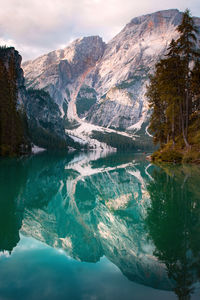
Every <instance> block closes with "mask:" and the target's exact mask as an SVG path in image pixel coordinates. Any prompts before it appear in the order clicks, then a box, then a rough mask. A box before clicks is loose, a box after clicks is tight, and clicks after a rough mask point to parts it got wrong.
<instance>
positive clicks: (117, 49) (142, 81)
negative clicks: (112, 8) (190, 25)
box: [23, 9, 200, 140]
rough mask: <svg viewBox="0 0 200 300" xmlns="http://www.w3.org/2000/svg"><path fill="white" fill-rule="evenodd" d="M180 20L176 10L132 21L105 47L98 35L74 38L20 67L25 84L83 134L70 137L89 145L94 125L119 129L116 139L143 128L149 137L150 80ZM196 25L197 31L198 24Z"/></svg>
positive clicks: (74, 133)
mask: <svg viewBox="0 0 200 300" xmlns="http://www.w3.org/2000/svg"><path fill="white" fill-rule="evenodd" d="M181 19H182V13H181V12H179V11H178V10H176V9H172V10H165V11H159V12H156V13H153V14H148V15H145V16H141V17H137V18H134V19H132V20H131V22H130V23H128V24H127V25H126V26H125V27H124V29H123V30H122V31H121V32H120V33H119V34H118V35H117V36H115V37H114V38H113V39H112V40H111V41H110V42H109V43H108V44H107V45H105V43H103V41H102V39H101V38H100V37H98V36H95V37H87V38H81V39H78V40H76V41H74V42H73V43H72V44H70V45H69V46H68V47H67V48H65V49H62V50H56V51H53V52H51V53H48V54H46V55H43V56H41V57H39V58H37V59H35V60H33V61H28V62H26V63H24V64H23V68H24V72H25V77H26V85H27V86H28V87H33V88H44V89H45V90H47V91H48V92H49V93H50V95H51V97H52V98H53V99H54V101H55V102H56V103H57V104H58V105H59V108H60V111H61V114H62V117H63V118H67V119H68V120H70V122H71V121H74V120H75V121H76V122H77V124H79V125H82V126H80V129H79V131H80V132H81V134H80V132H79V133H78V131H77V130H76V131H74V132H72V131H71V132H70V134H71V135H74V136H76V137H81V138H83V139H86V140H87V138H88V128H89V127H90V126H91V125H90V124H91V123H92V124H93V127H92V128H94V130H97V131H101V130H102V127H103V128H112V129H114V130H120V131H118V134H121V132H122V131H128V132H129V134H130V133H131V132H132V135H130V137H131V138H134V136H133V133H135V132H136V131H139V130H140V129H141V132H142V134H143V135H146V138H147V137H148V135H149V134H148V115H149V107H148V102H147V100H146V97H145V92H146V85H147V83H148V76H149V74H150V73H152V72H153V70H154V66H155V64H156V62H157V61H158V59H159V58H160V57H162V56H163V55H164V53H165V52H166V50H167V47H168V45H169V43H170V41H171V40H172V38H174V39H175V38H177V31H176V27H177V25H179V24H180V22H181ZM194 20H195V23H196V24H197V26H198V27H199V28H200V19H199V18H194ZM83 123H84V124H83ZM94 124H95V125H96V126H101V128H100V127H98V128H95V127H94ZM83 125H84V126H83ZM82 127H83V128H84V130H85V128H87V135H86V134H84V130H82V129H81V128H82ZM66 128H67V129H69V128H68V127H66ZM70 129H71V128H70ZM106 130H107V129H105V131H106ZM89 135H90V136H91V130H89Z"/></svg>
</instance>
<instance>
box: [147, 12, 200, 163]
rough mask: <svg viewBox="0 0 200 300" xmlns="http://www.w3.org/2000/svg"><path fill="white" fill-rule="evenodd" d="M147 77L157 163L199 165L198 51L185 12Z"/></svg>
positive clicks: (193, 28)
mask: <svg viewBox="0 0 200 300" xmlns="http://www.w3.org/2000/svg"><path fill="white" fill-rule="evenodd" d="M177 31H178V33H179V37H178V38H177V40H172V41H171V43H170V45H169V47H168V49H167V53H166V55H165V58H163V59H161V60H160V61H159V62H158V63H157V64H156V67H155V74H154V75H153V76H151V77H150V84H149V86H148V89H147V97H148V98H149V100H150V106H151V108H152V115H151V120H150V126H149V130H150V131H151V132H152V133H153V134H154V142H155V144H157V143H158V144H159V145H160V149H159V151H157V152H155V153H154V155H153V156H152V158H153V159H155V160H161V161H172V162H174V161H184V162H200V49H199V41H198V40H197V33H198V30H197V27H196V26H195V24H194V20H193V19H192V17H191V15H190V12H189V10H186V11H185V12H184V14H183V19H182V23H181V24H180V25H179V26H178V27H177Z"/></svg>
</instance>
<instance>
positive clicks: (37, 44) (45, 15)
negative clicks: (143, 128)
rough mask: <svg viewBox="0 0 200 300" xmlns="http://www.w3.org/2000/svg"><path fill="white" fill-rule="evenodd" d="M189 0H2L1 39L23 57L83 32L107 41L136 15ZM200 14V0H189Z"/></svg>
mask: <svg viewBox="0 0 200 300" xmlns="http://www.w3.org/2000/svg"><path fill="white" fill-rule="evenodd" d="M187 5H188V1H186V0H168V2H167V3H166V4H162V3H161V1H158V0H140V1H139V3H138V1H137V2H136V1H133V0H42V1H41V0H26V1H24V0H7V1H5V0H0V6H1V10H0V42H1V43H2V42H5V43H7V44H8V45H10V43H12V45H14V46H15V47H17V49H18V50H19V51H20V52H21V53H22V55H23V57H24V59H28V58H34V57H36V56H38V55H40V54H42V53H45V52H47V51H50V50H54V49H57V48H59V47H60V45H67V44H68V43H69V41H70V40H72V39H73V38H77V37H80V36H88V35H100V36H102V37H103V38H104V40H106V41H108V40H109V39H111V38H112V37H113V36H114V35H115V34H117V33H118V32H119V31H120V29H122V27H123V26H124V25H125V24H126V23H128V22H129V21H130V19H132V18H133V17H135V16H138V15H141V14H146V13H151V12H154V11H157V10H162V9H168V8H178V9H180V10H184V9H185V8H186V7H187ZM190 8H191V10H192V13H193V14H194V15H200V4H199V0H192V1H190Z"/></svg>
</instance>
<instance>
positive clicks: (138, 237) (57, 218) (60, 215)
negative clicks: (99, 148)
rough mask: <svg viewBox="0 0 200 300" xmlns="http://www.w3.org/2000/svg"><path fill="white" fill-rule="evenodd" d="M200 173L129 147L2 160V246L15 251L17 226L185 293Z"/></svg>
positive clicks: (197, 227) (191, 287) (196, 240)
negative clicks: (123, 150) (149, 157)
mask: <svg viewBox="0 0 200 300" xmlns="http://www.w3.org/2000/svg"><path fill="white" fill-rule="evenodd" d="M199 178H200V169H199V168H198V167H194V166H187V167H186V166H174V167H173V166H166V165H164V166H161V167H157V166H153V165H151V164H149V163H148V162H147V161H146V160H145V158H144V156H143V155H139V154H131V153H114V154H106V153H103V152H101V153H97V152H90V153H81V154H75V155H73V154H71V155H67V156H66V155H61V154H60V155H58V154H48V153H43V154H40V155H36V156H33V157H30V158H24V159H19V160H17V159H6V160H5V159H4V160H1V161H0V193H1V200H0V251H2V253H3V251H4V253H5V251H7V253H8V255H10V254H11V256H12V250H13V248H14V247H15V246H16V245H17V243H18V242H19V240H20V234H19V232H20V233H21V234H23V235H25V236H27V237H33V238H35V239H36V240H38V241H41V242H43V243H45V244H47V245H49V246H51V247H53V248H56V249H62V250H64V251H65V252H66V254H67V255H68V256H70V257H72V258H73V259H75V260H77V261H82V262H91V263H96V262H98V261H99V260H100V259H101V258H102V257H103V256H105V257H106V258H107V259H108V260H109V261H111V262H112V263H113V264H114V265H116V266H117V267H118V268H119V269H120V270H121V272H122V273H123V274H124V275H125V276H126V277H127V278H128V279H129V280H131V281H134V282H136V283H139V284H142V285H145V286H149V287H152V288H155V289H159V290H166V291H167V290H168V291H174V293H175V294H176V295H177V297H178V299H190V298H191V297H192V295H193V292H197V291H198V282H199V277H200V234H199V233H200V185H199V180H198V179H199ZM0 273H1V271H0ZM141 290H142V286H141ZM0 291H1V288H0ZM0 295H1V292H0ZM80 299H81V298H80ZM149 299H151V298H149ZM158 299H159V298H158Z"/></svg>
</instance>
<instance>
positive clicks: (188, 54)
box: [176, 9, 199, 147]
mask: <svg viewBox="0 0 200 300" xmlns="http://www.w3.org/2000/svg"><path fill="white" fill-rule="evenodd" d="M177 31H178V32H179V34H180V37H179V38H178V40H177V42H176V43H177V48H178V53H179V55H180V56H181V59H182V61H183V63H184V66H185V70H184V73H185V138H184V141H185V144H186V146H187V147H189V144H188V141H187V135H188V125H189V115H190V114H191V110H192V96H191V67H190V63H191V62H192V61H194V60H195V59H196V58H197V57H198V56H199V54H198V52H197V49H196V41H197V38H196V34H197V33H198V30H197V27H196V26H195V24H194V20H193V18H192V17H191V14H190V11H189V10H188V9H186V11H185V12H184V14H183V19H182V22H181V24H180V25H179V26H178V28H177Z"/></svg>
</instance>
